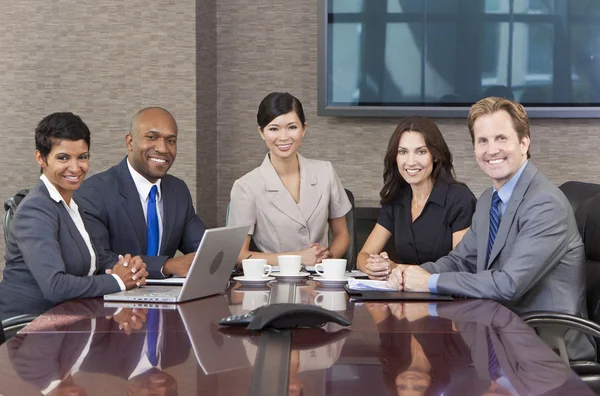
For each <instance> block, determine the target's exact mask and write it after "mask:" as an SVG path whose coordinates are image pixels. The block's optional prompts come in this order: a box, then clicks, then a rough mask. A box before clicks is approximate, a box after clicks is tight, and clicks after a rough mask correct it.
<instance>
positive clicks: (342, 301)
mask: <svg viewBox="0 0 600 396" xmlns="http://www.w3.org/2000/svg"><path fill="white" fill-rule="evenodd" d="M315 304H316V305H318V306H320V307H322V308H325V309H328V310H330V311H345V310H346V292H345V291H331V292H321V293H319V294H317V295H316V296H315Z"/></svg>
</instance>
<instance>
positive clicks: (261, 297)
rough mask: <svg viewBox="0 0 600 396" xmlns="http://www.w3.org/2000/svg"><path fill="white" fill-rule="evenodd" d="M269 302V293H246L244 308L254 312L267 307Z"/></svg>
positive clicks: (243, 301)
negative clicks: (264, 306)
mask: <svg viewBox="0 0 600 396" xmlns="http://www.w3.org/2000/svg"><path fill="white" fill-rule="evenodd" d="M268 302H269V292H266V291H245V292H244V299H243V300H242V308H244V309H245V310H248V311H252V310H254V309H256V308H259V307H262V306H263V305H267V303H268Z"/></svg>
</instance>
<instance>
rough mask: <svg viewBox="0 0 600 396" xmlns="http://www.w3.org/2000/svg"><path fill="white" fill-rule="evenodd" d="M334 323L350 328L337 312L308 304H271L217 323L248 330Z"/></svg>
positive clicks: (348, 322) (347, 322) (346, 320)
mask: <svg viewBox="0 0 600 396" xmlns="http://www.w3.org/2000/svg"><path fill="white" fill-rule="evenodd" d="M327 322H334V323H337V324H340V325H342V326H349V325H350V324H351V323H350V321H349V320H348V319H346V318H345V317H343V316H342V315H340V314H338V313H337V312H333V311H328V310H326V309H324V308H321V307H317V306H314V305H308V304H288V303H286V304H271V305H265V306H263V307H260V308H257V309H255V310H254V311H251V312H248V313H247V314H245V315H233V316H228V317H226V318H223V319H221V320H220V321H218V322H217V323H218V324H220V325H222V326H235V327H244V328H245V329H246V330H254V331H256V330H262V329H266V328H270V329H295V328H302V327H318V326H323V325H324V324H325V323H327Z"/></svg>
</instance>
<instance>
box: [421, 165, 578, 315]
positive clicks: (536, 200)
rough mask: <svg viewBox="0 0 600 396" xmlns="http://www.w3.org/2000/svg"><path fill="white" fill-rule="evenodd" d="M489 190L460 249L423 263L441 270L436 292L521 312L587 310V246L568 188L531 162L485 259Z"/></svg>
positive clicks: (511, 199)
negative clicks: (495, 303)
mask: <svg viewBox="0 0 600 396" xmlns="http://www.w3.org/2000/svg"><path fill="white" fill-rule="evenodd" d="M491 195H492V189H491V188H490V189H488V190H486V191H485V192H484V193H483V194H482V195H481V197H480V198H479V201H478V202H477V208H476V209H475V214H474V215H473V222H472V225H471V228H470V229H469V231H468V232H467V233H466V234H465V236H464V238H463V240H462V241H461V243H459V244H458V246H457V247H456V249H454V250H453V251H452V252H450V253H449V254H448V256H446V257H442V258H441V259H439V260H437V261H436V262H435V263H433V262H429V263H425V264H423V265H422V267H423V268H424V269H425V270H427V271H429V272H431V273H440V274H441V275H440V277H439V279H438V284H437V287H438V292H439V293H443V294H454V295H461V296H466V297H474V298H490V299H493V300H496V301H499V302H501V303H503V304H504V305H506V306H507V307H508V308H510V309H511V310H513V311H515V312H517V313H524V312H528V311H535V310H547V311H555V312H566V313H569V314H573V315H584V316H586V315H587V313H586V308H585V279H584V265H585V263H584V249H583V242H582V241H581V237H580V236H579V232H578V231H577V225H576V223H575V216H574V215H573V210H572V209H571V205H570V204H569V201H568V200H567V198H566V197H565V196H564V194H563V193H562V192H561V191H560V190H559V189H558V188H557V187H555V186H554V185H553V184H552V183H550V181H548V180H547V179H546V178H545V177H544V176H543V175H542V174H541V173H540V172H538V170H537V168H536V167H535V166H534V165H533V164H532V163H531V162H529V163H528V164H527V166H526V167H525V169H524V170H523V173H522V174H521V177H520V178H519V181H518V182H517V184H516V186H515V189H514V191H513V194H512V196H511V198H510V201H509V203H508V206H507V208H506V211H505V213H504V216H503V217H502V220H501V222H500V227H499V229H498V234H497V236H496V240H495V242H494V247H493V249H492V252H491V255H490V259H489V261H488V262H486V261H485V260H486V255H487V244H488V237H489V212H490V206H491Z"/></svg>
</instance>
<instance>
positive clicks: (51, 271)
mask: <svg viewBox="0 0 600 396" xmlns="http://www.w3.org/2000/svg"><path fill="white" fill-rule="evenodd" d="M35 148H36V151H35V158H36V160H37V162H38V163H39V165H40V167H41V173H42V175H41V176H40V181H39V182H38V183H37V185H36V186H35V187H34V188H33V189H32V190H31V191H30V192H29V194H28V195H27V196H26V197H25V198H24V199H23V201H21V203H20V205H19V207H18V208H17V210H16V212H15V214H14V217H13V219H12V221H11V225H10V231H9V235H8V240H7V243H6V267H5V269H4V279H3V280H2V282H0V319H2V320H4V319H7V318H9V317H12V316H16V315H22V314H40V313H42V312H44V311H46V310H48V309H49V308H51V307H52V306H54V305H57V304H59V303H61V302H63V301H66V300H69V299H74V298H85V297H98V296H102V295H104V294H108V293H115V292H118V291H120V290H125V289H131V288H133V287H139V286H142V285H144V284H145V283H146V276H147V272H146V265H145V264H144V263H143V262H142V261H141V259H140V258H139V257H134V258H131V257H130V256H129V255H125V256H124V257H123V258H122V259H121V260H119V262H118V263H116V265H115V263H114V262H108V261H107V259H106V258H105V257H99V256H98V255H97V252H99V250H97V249H95V247H94V243H93V240H92V238H91V236H90V235H89V233H88V232H87V230H86V227H85V224H84V221H83V216H82V212H81V211H80V210H79V208H78V206H77V204H76V203H75V201H74V200H73V198H72V194H73V191H75V190H76V189H77V188H78V187H79V186H80V185H81V182H82V181H83V179H84V178H85V176H86V174H87V172H88V166H89V158H90V154H89V148H90V130H89V129H88V127H87V125H86V124H85V123H84V122H83V121H82V120H81V118H80V117H79V116H77V115H75V114H73V113H53V114H50V115H49V116H47V117H45V118H44V119H42V120H41V121H40V123H39V124H38V126H37V128H36V130H35ZM113 266H114V268H113ZM107 270H108V271H107Z"/></svg>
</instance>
